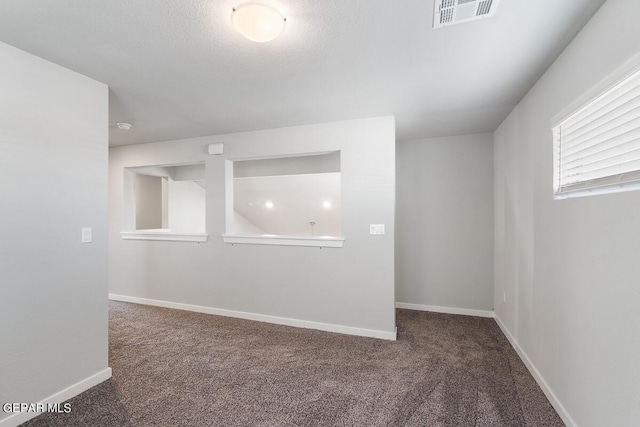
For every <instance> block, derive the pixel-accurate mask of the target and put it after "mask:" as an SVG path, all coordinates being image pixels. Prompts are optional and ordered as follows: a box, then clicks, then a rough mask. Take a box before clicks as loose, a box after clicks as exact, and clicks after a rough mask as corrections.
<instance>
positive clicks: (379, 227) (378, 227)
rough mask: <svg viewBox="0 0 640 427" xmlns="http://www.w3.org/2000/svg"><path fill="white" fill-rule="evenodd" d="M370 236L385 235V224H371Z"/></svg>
mask: <svg viewBox="0 0 640 427" xmlns="http://www.w3.org/2000/svg"><path fill="white" fill-rule="evenodd" d="M369 234H384V224H369Z"/></svg>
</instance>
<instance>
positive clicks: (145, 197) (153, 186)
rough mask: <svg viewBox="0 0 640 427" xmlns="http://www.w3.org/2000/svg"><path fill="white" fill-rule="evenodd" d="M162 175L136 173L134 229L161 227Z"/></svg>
mask: <svg viewBox="0 0 640 427" xmlns="http://www.w3.org/2000/svg"><path fill="white" fill-rule="evenodd" d="M162 180H163V178H162V177H158V176H150V175H142V174H136V183H135V194H136V229H137V230H148V229H158V228H162V227H163V221H162V220H163V215H162V214H163V197H162V193H163V191H162Z"/></svg>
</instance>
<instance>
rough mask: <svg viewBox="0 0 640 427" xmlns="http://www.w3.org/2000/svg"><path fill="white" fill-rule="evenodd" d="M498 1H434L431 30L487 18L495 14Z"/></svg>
mask: <svg viewBox="0 0 640 427" xmlns="http://www.w3.org/2000/svg"><path fill="white" fill-rule="evenodd" d="M498 2H499V0H435V10H434V13H433V28H439V27H446V26H447V25H454V24H460V23H462V22H468V21H474V20H476V19H482V18H489V17H491V16H493V15H495V13H496V8H497V7H498Z"/></svg>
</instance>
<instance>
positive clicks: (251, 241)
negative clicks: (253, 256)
mask: <svg viewBox="0 0 640 427" xmlns="http://www.w3.org/2000/svg"><path fill="white" fill-rule="evenodd" d="M222 240H223V241H224V242H225V243H231V244H236V243H238V244H246V245H278V246H311V247H318V248H341V247H342V246H343V245H344V240H345V239H344V237H302V236H272V235H260V234H253V235H223V236H222Z"/></svg>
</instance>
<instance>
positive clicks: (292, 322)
mask: <svg viewBox="0 0 640 427" xmlns="http://www.w3.org/2000/svg"><path fill="white" fill-rule="evenodd" d="M109 299H111V300H114V301H124V302H132V303H135V304H144V305H154V306H157V307H165V308H173V309H176V310H185V311H195V312H197V313H205V314H214V315H217V316H226V317H235V318H238V319H246V320H256V321H258V322H266V323H274V324H276V325H285V326H294V327H297V328H306V329H317V330H319V331H326V332H337V333H339V334H346V335H356V336H360V337H370V338H380V339H383V340H391V341H395V339H396V336H397V330H394V332H386V331H378V330H374V329H363V328H354V327H351V326H341V325H333V324H330V323H321V322H312V321H308V320H299V319H290V318H287V317H277V316H269V315H266V314H256V313H247V312H244V311H235V310H226V309H223V308H214V307H205V306H201V305H191V304H182V303H178V302H170V301H163V300H157V299H148V298H139V297H130V296H127V295H117V294H109Z"/></svg>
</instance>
